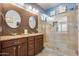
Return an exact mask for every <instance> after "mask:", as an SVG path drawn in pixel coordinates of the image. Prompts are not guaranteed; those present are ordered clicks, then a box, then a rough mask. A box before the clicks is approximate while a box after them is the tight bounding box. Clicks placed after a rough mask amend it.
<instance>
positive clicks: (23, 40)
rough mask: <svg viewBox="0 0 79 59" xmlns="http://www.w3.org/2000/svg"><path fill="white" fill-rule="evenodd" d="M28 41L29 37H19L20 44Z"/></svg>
mask: <svg viewBox="0 0 79 59" xmlns="http://www.w3.org/2000/svg"><path fill="white" fill-rule="evenodd" d="M25 42H26V43H27V38H20V39H18V44H21V43H25Z"/></svg>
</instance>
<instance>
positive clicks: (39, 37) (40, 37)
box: [35, 35, 43, 39]
mask: <svg viewBox="0 0 79 59" xmlns="http://www.w3.org/2000/svg"><path fill="white" fill-rule="evenodd" d="M35 39H43V35H38V36H36V37H35Z"/></svg>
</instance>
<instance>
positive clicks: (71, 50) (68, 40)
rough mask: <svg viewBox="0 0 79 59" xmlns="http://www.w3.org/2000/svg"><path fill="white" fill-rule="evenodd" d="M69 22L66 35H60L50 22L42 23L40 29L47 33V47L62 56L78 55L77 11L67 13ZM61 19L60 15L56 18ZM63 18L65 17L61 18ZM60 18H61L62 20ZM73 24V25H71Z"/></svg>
mask: <svg viewBox="0 0 79 59" xmlns="http://www.w3.org/2000/svg"><path fill="white" fill-rule="evenodd" d="M65 15H66V16H67V20H68V23H69V24H68V31H67V32H66V33H62V32H60V33H58V32H56V31H55V28H54V27H53V26H52V25H50V24H49V23H48V22H42V21H40V23H39V27H40V29H41V32H44V33H45V37H46V38H45V43H46V42H47V44H48V45H47V47H49V48H51V49H53V50H57V51H58V52H60V53H62V55H77V54H78V43H77V42H78V32H77V26H76V25H77V10H75V11H72V12H69V13H65ZM57 17H60V16H59V15H58V16H56V17H55V18H57ZM61 17H63V15H62V16H61ZM61 17H60V18H61ZM70 23H71V24H70Z"/></svg>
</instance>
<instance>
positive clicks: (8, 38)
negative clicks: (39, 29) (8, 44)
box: [0, 33, 43, 41]
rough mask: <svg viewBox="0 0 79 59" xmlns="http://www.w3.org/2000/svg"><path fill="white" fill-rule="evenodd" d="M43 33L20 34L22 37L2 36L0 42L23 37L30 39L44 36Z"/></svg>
mask: <svg viewBox="0 0 79 59" xmlns="http://www.w3.org/2000/svg"><path fill="white" fill-rule="evenodd" d="M42 34H43V33H33V34H20V35H14V36H13V35H8V36H0V41H6V40H11V39H17V38H22V37H30V36H36V35H42Z"/></svg>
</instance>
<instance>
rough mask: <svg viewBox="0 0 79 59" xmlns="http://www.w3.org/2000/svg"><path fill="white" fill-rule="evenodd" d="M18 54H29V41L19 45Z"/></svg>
mask: <svg viewBox="0 0 79 59" xmlns="http://www.w3.org/2000/svg"><path fill="white" fill-rule="evenodd" d="M18 56H27V43H24V44H20V45H18Z"/></svg>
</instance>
